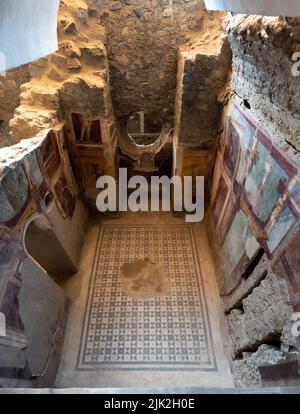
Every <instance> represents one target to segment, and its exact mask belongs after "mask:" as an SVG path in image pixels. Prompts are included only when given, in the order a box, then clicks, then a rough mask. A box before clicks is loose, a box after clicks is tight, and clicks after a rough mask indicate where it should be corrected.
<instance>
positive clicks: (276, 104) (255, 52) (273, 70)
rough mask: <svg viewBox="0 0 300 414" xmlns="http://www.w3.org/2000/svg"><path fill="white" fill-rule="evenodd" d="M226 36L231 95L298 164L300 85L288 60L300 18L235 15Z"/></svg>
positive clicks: (299, 34) (299, 39) (296, 47)
mask: <svg viewBox="0 0 300 414" xmlns="http://www.w3.org/2000/svg"><path fill="white" fill-rule="evenodd" d="M228 31H229V42H230V45H231V48H232V52H233V90H234V92H235V93H236V94H237V95H239V96H240V98H241V99H243V100H246V101H247V102H248V105H250V107H251V110H252V112H253V113H254V114H255V117H256V120H257V122H259V124H260V126H261V127H263V128H264V129H266V130H267V131H268V132H269V134H270V135H271V136H272V137H273V139H274V140H275V141H276V143H277V144H278V145H279V146H280V147H281V148H282V149H283V150H284V151H286V152H287V153H288V154H289V155H290V156H291V157H296V159H298V160H299V159H300V156H299V152H300V138H299V137H300V135H299V134H300V86H299V85H300V83H299V76H298V77H297V76H293V73H292V67H293V65H294V63H295V62H294V61H293V60H292V56H293V54H294V53H295V52H299V50H300V49H299V42H300V18H294V19H288V18H283V17H282V18H278V17H274V18H272V17H261V16H248V17H247V16H241V15H237V16H235V17H234V18H233V19H232V21H231V23H230V25H229V28H228Z"/></svg>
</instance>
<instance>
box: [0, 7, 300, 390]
mask: <svg viewBox="0 0 300 414" xmlns="http://www.w3.org/2000/svg"><path fill="white" fill-rule="evenodd" d="M58 36H59V49H58V51H57V52H55V53H53V54H51V55H48V56H47V57H45V58H42V59H39V60H36V61H34V62H32V63H29V64H26V65H23V66H21V67H18V68H15V69H11V70H9V71H7V73H6V76H5V77H0V145H1V147H2V149H1V150H0V315H2V318H3V315H4V319H5V322H4V323H3V324H2V325H3V327H4V328H5V329H4V328H3V329H2V331H1V330H0V386H2V387H11V386H12V387H54V386H57V387H74V386H75V387H104V386H106V387H109V386H112V387H113V386H118V387H122V386H143V387H147V386H151V385H152V386H153V385H154V386H157V385H160V386H176V385H177V386H181V385H183V386H188V385H192V386H215V387H218V386H220V387H233V386H234V385H235V386H238V387H260V386H285V385H295V384H299V383H300V377H299V361H300V359H299V350H300V342H299V336H297V335H295V334H293V329H292V327H293V324H295V320H294V321H293V320H292V318H293V315H295V314H297V313H298V312H300V249H299V247H300V76H295V73H294V75H293V73H292V66H293V63H294V62H293V60H292V56H293V54H294V53H295V52H299V51H300V17H295V18H288V17H286V18H285V17H263V16H247V15H240V14H237V15H233V14H231V13H221V12H207V11H206V9H205V6H204V3H203V1H202V0H177V1H169V0H144V1H139V0H123V1H121V0H120V1H108V0H107V1H100V0H76V1H74V0H63V1H61V2H60V8H59V15H58ZM296 75H297V73H296ZM119 168H127V169H128V176H129V177H131V176H133V175H136V174H138V175H142V176H144V177H146V178H147V179H149V178H150V177H151V176H153V175H157V176H162V175H166V176H169V177H171V176H172V175H179V176H181V177H183V176H204V177H205V186H206V201H207V203H206V204H207V205H206V215H205V221H204V222H203V223H201V224H199V225H198V224H197V225H196V224H195V225H194V224H186V223H184V220H183V219H182V217H179V215H178V214H177V215H176V214H174V215H172V214H171V213H170V214H166V215H165V216H164V214H156V215H155V214H154V213H151V214H150V215H149V216H147V214H144V215H143V214H139V213H134V215H133V214H131V215H130V214H129V215H128V217H127V216H126V215H123V216H124V217H123V216H122V215H121V214H111V215H110V217H107V216H105V215H100V213H99V212H98V211H97V210H96V197H97V194H98V193H99V190H97V188H96V181H97V179H98V178H99V177H100V176H103V175H110V176H113V177H115V178H116V179H117V178H118V171H119ZM98 232H99V236H98ZM197 257H198V258H197ZM2 325H1V326H2ZM294 331H295V330H294ZM168 371H169V372H170V374H166V372H168ZM179 371H180V373H179V375H178V372H179ZM150 372H152V374H153V375H152V377H151V376H150V374H149V373H150ZM176 372H177V373H176ZM122 381H123V382H122ZM180 381H182V383H181V382H180Z"/></svg>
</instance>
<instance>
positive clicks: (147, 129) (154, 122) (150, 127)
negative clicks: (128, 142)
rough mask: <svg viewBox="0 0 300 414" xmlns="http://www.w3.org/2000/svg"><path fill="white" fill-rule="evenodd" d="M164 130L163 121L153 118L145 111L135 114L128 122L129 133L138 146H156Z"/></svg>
mask: <svg viewBox="0 0 300 414" xmlns="http://www.w3.org/2000/svg"><path fill="white" fill-rule="evenodd" d="M162 128H163V124H162V122H161V120H159V119H156V118H153V117H152V116H150V115H149V114H147V113H146V112H144V111H140V112H135V113H133V114H132V115H130V116H129V118H128V120H127V133H128V135H129V137H130V138H132V139H133V140H134V142H135V143H136V144H137V145H143V146H148V145H152V144H154V143H155V142H156V141H157V140H158V138H159V136H160V134H161V132H162Z"/></svg>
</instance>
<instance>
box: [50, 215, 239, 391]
mask: <svg viewBox="0 0 300 414" xmlns="http://www.w3.org/2000/svg"><path fill="white" fill-rule="evenodd" d="M62 287H63V288H64V290H65V292H66V294H67V296H68V297H69V298H70V304H71V306H70V312H69V317H68V323H67V329H66V334H65V339H64V347H63V353H62V358H61V363H60V367H59V371H58V375H57V380H56V387H58V388H78V387H84V388H99V387H100V388H101V387H102V388H128V387H134V388H137V387H138V388H156V387H208V388H210V387H227V388H228V387H232V386H233V379H232V373H231V370H230V362H229V357H228V356H227V355H228V351H227V345H226V344H227V334H226V332H225V331H226V329H225V327H226V324H225V322H224V319H223V318H224V316H223V315H224V313H223V310H222V308H221V300H220V297H219V294H218V288H217V283H216V275H215V270H214V264H213V258H212V257H211V253H210V250H209V247H208V241H207V236H206V231H205V226H204V224H203V223H199V224H197V225H193V226H191V225H189V224H187V223H185V221H184V218H179V217H174V216H173V215H172V214H170V213H147V214H145V213H140V214H139V213H138V214H137V213H126V214H124V215H122V216H121V217H119V218H113V219H112V218H111V219H110V218H107V219H103V218H102V219H101V218H100V217H97V216H96V217H92V218H91V222H90V228H89V231H88V233H87V236H86V240H85V243H84V246H83V251H82V256H81V260H80V265H79V271H78V273H76V274H75V275H74V276H72V277H71V278H68V279H64V280H63V284H62ZM228 349H229V347H228Z"/></svg>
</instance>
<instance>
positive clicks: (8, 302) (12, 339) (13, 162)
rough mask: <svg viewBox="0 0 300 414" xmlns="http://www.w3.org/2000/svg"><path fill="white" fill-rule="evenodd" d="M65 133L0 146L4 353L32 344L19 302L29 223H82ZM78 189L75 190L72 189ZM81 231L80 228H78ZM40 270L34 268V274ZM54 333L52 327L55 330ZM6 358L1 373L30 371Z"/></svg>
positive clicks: (59, 297) (59, 301) (0, 298)
mask: <svg viewBox="0 0 300 414" xmlns="http://www.w3.org/2000/svg"><path fill="white" fill-rule="evenodd" d="M63 138H64V134H63V132H61V131H58V132H56V131H54V130H46V131H44V132H42V133H40V134H39V135H38V136H37V137H35V138H33V139H31V140H25V141H21V142H20V143H18V144H17V145H15V146H12V147H9V148H3V149H1V150H0V166H1V170H0V206H1V208H0V312H1V313H3V314H4V315H5V319H6V336H5V337H1V336H0V352H1V351H2V352H4V351H3V349H5V347H10V348H11V349H12V350H13V351H12V352H15V353H17V352H21V353H22V352H23V350H26V349H28V347H29V346H30V344H29V343H28V341H27V337H26V330H25V327H24V323H23V320H22V313H21V309H20V303H19V302H20V300H19V298H20V292H21V289H22V286H23V285H24V280H23V278H24V277H27V278H28V277H29V276H30V275H28V274H27V273H25V275H24V263H25V261H26V260H27V259H28V255H27V252H26V248H25V245H24V244H23V243H24V239H23V234H24V232H25V228H26V223H27V222H28V220H30V218H31V217H33V216H35V215H42V216H44V217H45V218H46V219H47V220H48V222H49V223H50V225H51V226H53V231H54V232H55V231H56V232H58V229H57V226H58V225H59V224H58V223H60V222H63V221H64V220H68V222H69V223H70V224H69V225H70V226H71V227H70V229H73V227H72V226H73V225H76V226H77V225H78V222H77V221H76V220H74V221H71V220H72V217H73V215H74V211H75V208H76V206H77V203H78V195H79V194H78V189H77V193H76V186H75V185H74V182H75V179H74V177H73V175H72V170H71V168H70V163H69V159H68V153H67V151H66V150H65V142H64V140H63ZM72 177H73V179H72ZM70 189H72V190H70ZM73 190H74V193H71V191H72V192H73ZM47 195H51V197H50V199H53V201H55V206H57V207H58V208H57V209H56V210H57V214H56V216H55V217H58V218H56V219H55V220H56V221H54V222H52V221H51V216H50V215H49V214H50V213H49V210H48V205H47V200H46V197H47ZM51 211H52V210H51ZM57 220H58V221H57ZM59 220H61V221H59ZM76 231H78V229H77V228H76ZM72 237H73V236H72ZM75 237H76V236H75ZM60 243H61V246H62V248H64V249H65V252H66V253H65V254H66V256H68V258H69V257H71V256H70V255H69V253H70V252H68V249H67V246H66V245H65V244H64V240H60ZM70 260H71V259H70ZM30 261H31V263H33V267H34V266H36V268H38V269H39V272H41V269H40V268H39V267H38V266H37V265H36V263H34V261H33V260H32V259H30ZM71 262H72V261H71ZM68 263H70V261H69V262H68ZM72 265H73V262H72ZM75 268H76V266H75ZM35 270H36V269H34V268H32V271H31V272H30V273H31V276H32V274H33V272H34V271H35ZM41 273H42V274H44V273H43V272H41ZM47 283H48V282H47ZM47 283H46V284H45V286H46V285H47ZM51 283H52V282H51V280H49V283H48V285H47V286H49V289H50V288H51ZM54 291H55V292H56V293H55V292H54V296H55V295H57V304H58V306H61V305H62V304H63V303H64V300H63V299H62V296H63V293H62V292H60V289H59V288H58V287H57V288H55V289H54ZM50 296H51V295H49V298H48V295H47V292H45V299H43V302H44V305H45V307H47V301H48V300H49V301H52V305H53V303H54V302H53V298H51V297H50ZM54 300H55V298H54ZM52 305H51V306H52ZM23 306H24V303H23ZM58 311H59V309H58ZM46 314H47V309H46V308H45V315H46ZM23 316H24V315H23ZM45 317H46V316H45ZM41 320H43V315H41ZM45 323H47V321H46V322H45ZM49 329H50V330H52V329H56V328H55V323H52V325H51V327H49ZM50 333H51V332H50V331H49V335H50ZM49 346H52V345H51V341H49ZM43 352H45V355H46V354H47V352H49V350H47V349H46V350H44V351H43ZM22 355H23V353H22ZM16 360H19V359H18V358H17V359H16ZM1 361H3V359H2V360H0V378H1V377H3V378H4V377H5V378H15V377H16V376H18V378H22V375H23V374H24V372H25V371H24V366H23V365H22V366H21V365H20V366H18V367H15V366H9V365H8V366H7V364H9V363H8V362H7V364H6V365H5V367H4V366H1ZM20 361H23V362H24V357H23V358H20ZM23 362H22V363H23ZM27 373H28V372H27ZM24 375H25V374H24ZM0 386H1V381H0Z"/></svg>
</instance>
